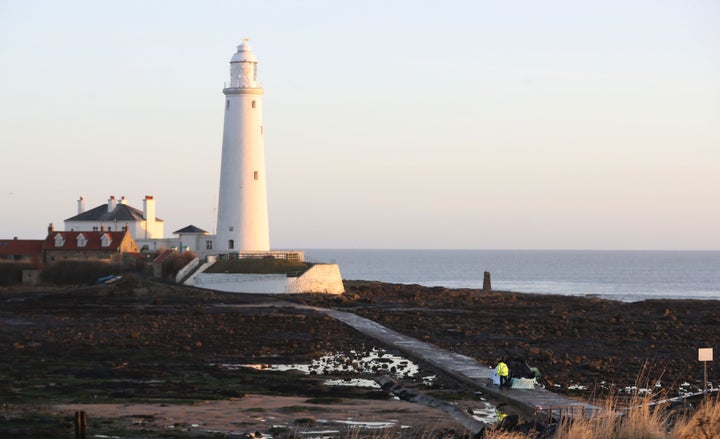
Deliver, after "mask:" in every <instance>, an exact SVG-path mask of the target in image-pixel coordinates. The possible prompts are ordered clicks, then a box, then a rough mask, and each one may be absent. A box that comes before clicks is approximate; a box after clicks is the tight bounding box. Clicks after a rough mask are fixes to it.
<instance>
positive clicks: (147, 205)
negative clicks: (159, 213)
mask: <svg viewBox="0 0 720 439" xmlns="http://www.w3.org/2000/svg"><path fill="white" fill-rule="evenodd" d="M143 217H145V238H152V237H153V234H154V233H153V232H154V231H155V200H154V199H153V197H152V195H145V199H144V200H143Z"/></svg>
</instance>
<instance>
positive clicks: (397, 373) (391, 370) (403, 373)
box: [213, 348, 435, 388]
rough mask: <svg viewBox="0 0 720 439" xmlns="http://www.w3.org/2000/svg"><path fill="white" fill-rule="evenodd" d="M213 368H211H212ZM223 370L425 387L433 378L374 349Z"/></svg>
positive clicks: (354, 383)
mask: <svg viewBox="0 0 720 439" xmlns="http://www.w3.org/2000/svg"><path fill="white" fill-rule="evenodd" d="M214 365H215V364H213V366H214ZM219 365H220V366H222V367H223V368H225V369H229V370H237V369H239V368H252V369H256V370H270V371H281V372H286V371H290V370H297V371H300V372H303V373H305V374H308V375H327V376H332V375H339V374H361V375H362V374H364V375H392V376H393V377H395V378H397V379H404V378H418V379H420V380H422V382H423V384H425V385H428V386H429V385H432V383H433V382H434V381H435V375H428V376H422V377H418V374H419V371H420V368H419V367H418V365H417V364H415V363H414V362H412V361H410V360H408V359H406V358H403V357H401V356H398V355H394V354H390V353H388V352H387V351H385V350H384V349H378V348H373V349H372V350H370V351H364V352H362V351H355V350H353V351H349V352H337V353H333V354H326V355H323V356H322V357H320V358H317V359H315V360H312V362H310V363H296V364H229V363H220V364H219ZM325 384H327V385H330V386H356V387H371V388H379V387H380V386H379V385H378V384H377V383H375V381H373V380H371V379H360V378H353V379H328V380H327V381H326V382H325Z"/></svg>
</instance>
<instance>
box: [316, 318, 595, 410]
mask: <svg viewBox="0 0 720 439" xmlns="http://www.w3.org/2000/svg"><path fill="white" fill-rule="evenodd" d="M311 308H312V309H314V310H316V311H318V312H322V313H324V314H326V315H328V316H330V317H332V318H334V319H336V320H339V321H341V322H343V323H345V324H347V325H349V326H351V327H353V328H355V329H356V330H358V331H360V332H362V333H363V334H365V335H368V336H370V337H372V338H375V339H377V340H379V341H380V342H382V343H383V344H385V345H387V346H390V347H393V348H396V349H398V350H400V351H402V352H404V353H405V354H407V355H408V356H410V357H413V358H416V359H419V360H422V361H423V362H426V363H429V364H431V365H433V366H434V367H436V368H437V369H440V370H442V371H443V372H445V373H447V374H448V375H450V376H452V377H454V378H456V379H458V380H460V381H462V382H465V383H468V384H471V385H473V386H475V387H477V388H478V389H480V390H481V391H482V392H484V393H486V394H489V395H491V396H492V397H493V398H495V399H498V400H500V401H504V402H507V403H508V404H511V405H513V406H516V407H519V408H522V409H524V410H525V411H526V412H527V413H528V414H535V415H539V416H544V417H548V416H553V417H558V416H560V415H565V416H586V415H588V414H590V413H591V412H592V411H594V410H600V408H599V407H596V406H593V405H590V404H587V403H584V402H580V401H576V400H573V399H570V398H567V397H565V396H562V395H558V394H556V393H553V392H550V391H548V390H545V389H543V388H535V389H503V390H500V389H499V388H498V387H497V386H496V385H494V384H493V383H492V375H493V370H494V369H493V368H491V367H489V366H486V365H483V364H480V363H478V362H477V361H476V360H474V359H472V358H470V357H468V356H465V355H461V354H458V353H455V352H450V351H447V350H445V349H442V348H440V347H438V346H435V345H432V344H430V343H425V342H422V341H420V340H417V339H415V338H412V337H408V336H406V335H403V334H401V333H399V332H396V331H393V330H392V329H388V328H386V327H384V326H382V325H380V324H378V323H376V322H374V321H372V320H369V319H366V318H364V317H360V316H358V315H357V314H353V313H350V312H345V311H338V310H333V309H326V308H317V307H311Z"/></svg>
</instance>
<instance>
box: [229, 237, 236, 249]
mask: <svg viewBox="0 0 720 439" xmlns="http://www.w3.org/2000/svg"><path fill="white" fill-rule="evenodd" d="M234 248H235V241H233V240H232V239H228V250H232V249H234Z"/></svg>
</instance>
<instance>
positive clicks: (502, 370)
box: [495, 361, 509, 377]
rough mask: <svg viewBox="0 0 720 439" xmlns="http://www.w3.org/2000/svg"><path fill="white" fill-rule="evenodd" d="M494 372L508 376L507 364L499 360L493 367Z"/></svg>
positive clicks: (501, 375)
mask: <svg viewBox="0 0 720 439" xmlns="http://www.w3.org/2000/svg"><path fill="white" fill-rule="evenodd" d="M495 373H496V374H497V375H498V376H500V377H506V376H508V373H509V371H508V367H507V364H505V363H503V362H502V361H501V362H499V363H498V365H497V367H496V368H495Z"/></svg>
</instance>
